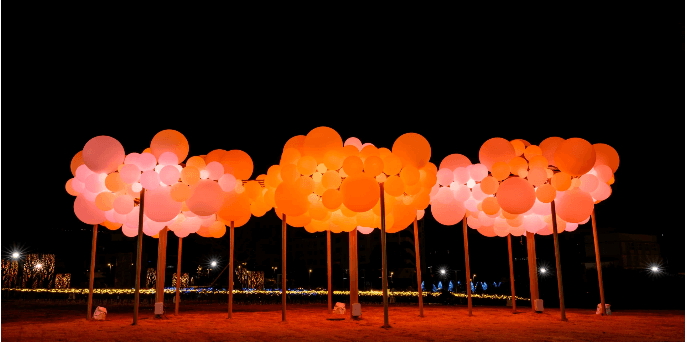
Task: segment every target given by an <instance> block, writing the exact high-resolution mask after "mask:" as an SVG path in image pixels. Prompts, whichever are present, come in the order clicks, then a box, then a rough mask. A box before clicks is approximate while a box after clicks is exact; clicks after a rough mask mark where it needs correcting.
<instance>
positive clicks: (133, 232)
mask: <svg viewBox="0 0 685 342" xmlns="http://www.w3.org/2000/svg"><path fill="white" fill-rule="evenodd" d="M121 232H122V233H123V234H124V235H126V236H128V237H135V236H138V227H135V228H132V227H129V226H127V225H123V226H121Z"/></svg>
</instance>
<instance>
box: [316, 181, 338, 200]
mask: <svg viewBox="0 0 685 342" xmlns="http://www.w3.org/2000/svg"><path fill="white" fill-rule="evenodd" d="M338 187H339V186H338ZM336 189H337V188H336ZM326 190H327V189H326V188H325V187H324V186H323V185H322V184H321V183H314V193H315V194H316V195H317V196H319V197H321V196H323V193H324V192H326Z"/></svg>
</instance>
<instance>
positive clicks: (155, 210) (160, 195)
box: [144, 186, 183, 222]
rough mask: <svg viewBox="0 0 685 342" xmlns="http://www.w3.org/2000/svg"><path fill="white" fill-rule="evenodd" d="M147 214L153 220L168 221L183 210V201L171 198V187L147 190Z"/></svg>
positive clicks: (145, 203)
mask: <svg viewBox="0 0 685 342" xmlns="http://www.w3.org/2000/svg"><path fill="white" fill-rule="evenodd" d="M144 205H145V209H144V210H145V215H147V217H149V218H150V219H151V220H153V221H157V222H168V221H171V220H172V219H174V218H175V217H176V215H178V214H179V213H180V212H181V207H182V206H183V203H181V202H176V201H174V200H173V199H172V198H171V187H170V186H163V187H159V188H157V189H155V190H149V191H145V202H144Z"/></svg>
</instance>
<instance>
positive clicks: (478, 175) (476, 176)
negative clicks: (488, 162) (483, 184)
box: [469, 164, 488, 182]
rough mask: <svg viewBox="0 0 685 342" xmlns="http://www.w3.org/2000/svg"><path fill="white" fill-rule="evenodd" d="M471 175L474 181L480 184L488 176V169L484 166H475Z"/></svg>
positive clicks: (470, 172)
mask: <svg viewBox="0 0 685 342" xmlns="http://www.w3.org/2000/svg"><path fill="white" fill-rule="evenodd" d="M469 174H470V176H471V178H473V180H475V181H476V182H480V181H482V180H483V178H485V177H487V176H488V167H487V166H485V165H483V164H473V166H472V167H471V170H470V171H469Z"/></svg>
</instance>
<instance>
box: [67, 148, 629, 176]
mask: <svg viewBox="0 0 685 342" xmlns="http://www.w3.org/2000/svg"><path fill="white" fill-rule="evenodd" d="M592 146H593V147H594V148H595V152H596V153H597V160H596V161H595V166H598V165H606V166H608V167H610V168H611V172H613V173H616V170H618V164H619V161H620V160H619V158H618V152H616V150H615V149H614V148H613V147H611V146H609V145H607V144H594V145H592ZM72 170H74V169H72Z"/></svg>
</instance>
